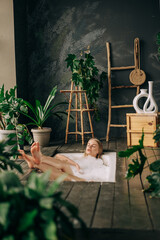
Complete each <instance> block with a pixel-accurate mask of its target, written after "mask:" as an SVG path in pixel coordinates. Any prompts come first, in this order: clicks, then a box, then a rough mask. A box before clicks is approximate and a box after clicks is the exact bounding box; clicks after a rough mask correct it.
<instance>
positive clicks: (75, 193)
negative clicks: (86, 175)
mask: <svg viewBox="0 0 160 240" xmlns="http://www.w3.org/2000/svg"><path fill="white" fill-rule="evenodd" d="M99 187H100V183H92V182H90V183H86V182H77V183H76V184H75V185H74V186H73V188H72V191H71V192H70V194H69V196H68V197H67V200H68V201H70V202H71V203H73V204H74V205H75V206H76V207H78V209H79V215H80V217H81V218H82V219H83V220H84V221H85V223H86V225H87V227H90V225H91V222H92V217H93V215H94V210H95V207H96V202H97V197H98V193H99Z"/></svg>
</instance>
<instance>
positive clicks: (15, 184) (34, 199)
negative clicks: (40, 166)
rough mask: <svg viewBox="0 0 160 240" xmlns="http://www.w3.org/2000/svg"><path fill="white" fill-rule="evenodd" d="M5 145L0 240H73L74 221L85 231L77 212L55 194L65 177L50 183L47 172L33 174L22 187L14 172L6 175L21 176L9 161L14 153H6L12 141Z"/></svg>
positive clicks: (0, 165)
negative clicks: (6, 148) (15, 171)
mask: <svg viewBox="0 0 160 240" xmlns="http://www.w3.org/2000/svg"><path fill="white" fill-rule="evenodd" d="M7 141H8V142H0V239H1V240H27V239H30V240H31V239H32V240H41V239H42V240H58V239H62V240H63V239H64V240H66V239H74V233H75V232H74V225H73V220H74V219H75V220H76V221H77V222H78V223H79V224H80V225H81V226H82V227H84V228H85V224H84V223H83V221H82V220H81V219H80V217H79V215H78V210H77V208H76V207H74V205H72V204H71V203H69V202H68V201H66V200H64V199H63V198H62V196H61V195H62V193H61V192H59V191H57V189H58V187H59V184H60V183H61V182H62V181H63V179H64V178H65V177H66V175H65V174H64V175H63V176H61V177H60V178H58V179H57V180H55V181H54V182H52V183H49V175H50V173H49V172H46V173H45V174H42V175H39V174H37V173H34V172H33V173H32V174H31V175H30V177H29V179H28V180H27V182H26V183H25V185H23V184H22V183H21V182H20V180H19V177H18V176H17V175H16V174H15V173H14V172H13V171H8V170H9V169H16V170H18V171H19V172H21V173H22V169H21V167H20V166H19V165H16V164H15V163H14V161H12V160H10V157H12V154H15V151H16V150H11V151H10V152H8V151H5V147H6V146H7V145H8V144H10V143H11V141H12V139H8V140H7ZM6 170H7V171H6Z"/></svg>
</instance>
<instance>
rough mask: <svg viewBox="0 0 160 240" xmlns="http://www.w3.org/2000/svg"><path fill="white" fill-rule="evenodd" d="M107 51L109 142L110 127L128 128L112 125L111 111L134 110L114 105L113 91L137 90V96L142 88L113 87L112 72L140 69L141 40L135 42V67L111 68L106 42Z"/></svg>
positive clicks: (107, 137) (133, 86)
mask: <svg viewBox="0 0 160 240" xmlns="http://www.w3.org/2000/svg"><path fill="white" fill-rule="evenodd" d="M106 49H107V61H108V98H109V99H108V102H109V106H108V126H107V134H106V141H109V133H110V127H126V126H127V125H126V124H112V123H111V110H112V109H120V108H132V107H133V104H129V105H117V106H114V105H112V100H111V95H112V94H111V90H114V89H124V88H126V89H127V88H136V94H138V93H139V90H140V86H139V85H130V86H112V83H111V71H116V70H118V71H120V70H123V71H124V70H134V69H139V67H140V56H139V52H140V49H139V39H138V38H136V39H135V40H134V65H133V66H122V67H111V59H110V43H109V42H106Z"/></svg>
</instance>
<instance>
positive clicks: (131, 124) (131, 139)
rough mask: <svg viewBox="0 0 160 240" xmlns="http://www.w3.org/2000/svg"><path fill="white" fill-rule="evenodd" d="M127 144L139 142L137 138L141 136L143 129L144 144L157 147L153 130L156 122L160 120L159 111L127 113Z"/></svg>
mask: <svg viewBox="0 0 160 240" xmlns="http://www.w3.org/2000/svg"><path fill="white" fill-rule="evenodd" d="M126 118H127V145H128V146H132V145H137V144H139V139H140V138H141V136H142V130H143V131H144V143H143V144H144V146H145V147H147V146H148V147H157V143H155V142H154V139H153V132H154V131H155V130H156V128H157V124H158V123H159V122H160V121H159V120H160V113H153V114H152V113H150V114H143V113H127V114H126Z"/></svg>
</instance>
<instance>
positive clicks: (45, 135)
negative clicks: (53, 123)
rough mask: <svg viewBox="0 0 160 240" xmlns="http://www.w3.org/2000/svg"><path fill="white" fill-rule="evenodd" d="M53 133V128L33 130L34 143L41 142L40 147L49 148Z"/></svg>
mask: <svg viewBox="0 0 160 240" xmlns="http://www.w3.org/2000/svg"><path fill="white" fill-rule="evenodd" d="M51 131H52V129H51V128H46V127H44V128H42V129H38V128H33V129H31V132H32V134H33V139H34V142H39V145H40V146H41V147H47V146H48V145H49V141H50V134H51Z"/></svg>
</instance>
